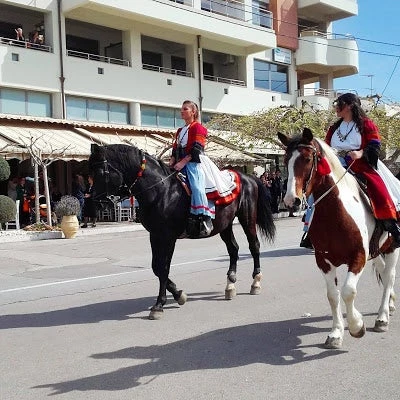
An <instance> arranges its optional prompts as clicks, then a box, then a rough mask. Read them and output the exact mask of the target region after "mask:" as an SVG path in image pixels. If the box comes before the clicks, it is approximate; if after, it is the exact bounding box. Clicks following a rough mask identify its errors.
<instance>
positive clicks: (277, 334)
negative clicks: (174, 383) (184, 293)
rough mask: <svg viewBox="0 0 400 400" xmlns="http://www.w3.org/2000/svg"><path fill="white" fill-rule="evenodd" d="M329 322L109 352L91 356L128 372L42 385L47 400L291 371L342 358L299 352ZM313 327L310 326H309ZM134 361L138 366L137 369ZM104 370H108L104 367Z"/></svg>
mask: <svg viewBox="0 0 400 400" xmlns="http://www.w3.org/2000/svg"><path fill="white" fill-rule="evenodd" d="M328 319H330V317H327V316H325V317H320V318H301V319H294V320H286V321H285V320H284V321H275V322H263V323H256V324H250V325H245V326H235V327H230V328H223V329H217V330H214V331H211V332H207V333H204V334H201V335H198V336H196V337H193V338H190V339H184V340H178V341H176V342H173V343H169V344H163V345H151V346H146V347H140V346H137V347H128V348H124V349H121V350H118V351H115V352H110V353H100V354H93V355H92V357H93V358H95V359H98V360H103V359H106V360H110V359H131V360H135V361H134V364H135V365H132V366H130V367H126V368H120V369H118V370H115V371H112V372H107V373H103V374H98V375H93V376H88V377H85V378H81V379H74V380H69V381H64V382H55V383H47V384H42V385H38V386H35V387H34V388H48V389H51V390H52V393H51V395H58V394H65V393H70V392H74V391H95V390H103V391H117V390H126V389H130V388H134V387H137V386H140V385H143V384H147V383H149V382H150V381H152V380H153V379H155V378H157V377H158V376H160V375H166V374H176V373H180V372H187V371H199V370H210V369H229V368H236V367H241V366H246V365H252V364H254V363H265V364H270V365H281V366H282V365H292V364H297V363H303V362H308V361H312V360H318V359H323V358H325V357H335V356H339V355H340V354H343V353H345V351H341V350H326V349H323V348H322V347H321V346H320V345H317V344H316V345H313V346H309V347H311V349H310V350H309V352H308V354H307V353H306V352H305V350H303V349H304V348H305V347H307V346H304V345H302V344H301V343H302V337H303V336H307V335H312V334H315V333H322V332H324V331H326V332H327V330H325V329H322V328H318V327H316V326H315V324H317V323H319V322H321V321H325V320H328ZM313 325H314V326H313ZM137 360H143V363H142V364H140V365H137V363H138V361H137ZM107 365H109V364H107Z"/></svg>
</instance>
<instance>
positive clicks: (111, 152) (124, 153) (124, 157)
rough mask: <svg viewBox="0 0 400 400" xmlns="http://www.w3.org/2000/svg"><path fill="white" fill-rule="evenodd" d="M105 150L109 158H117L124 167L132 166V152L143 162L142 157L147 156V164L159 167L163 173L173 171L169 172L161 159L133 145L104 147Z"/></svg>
mask: <svg viewBox="0 0 400 400" xmlns="http://www.w3.org/2000/svg"><path fill="white" fill-rule="evenodd" d="M104 148H105V150H106V151H107V156H108V157H111V158H117V159H118V160H119V162H120V163H121V164H122V165H123V166H124V167H129V165H130V161H131V159H130V156H131V154H132V153H131V152H132V150H133V151H134V152H135V153H136V155H137V157H138V159H139V160H140V161H139V162H141V155H144V156H145V159H146V163H149V164H152V165H154V166H156V167H159V168H160V169H161V170H162V172H163V173H165V174H168V173H170V172H171V171H170V170H169V167H168V165H167V164H166V163H165V162H164V161H162V160H161V159H159V158H156V157H154V156H152V155H151V154H149V153H147V152H146V151H144V150H141V149H139V148H138V147H136V146H134V145H132V144H124V143H121V144H112V145H106V146H104Z"/></svg>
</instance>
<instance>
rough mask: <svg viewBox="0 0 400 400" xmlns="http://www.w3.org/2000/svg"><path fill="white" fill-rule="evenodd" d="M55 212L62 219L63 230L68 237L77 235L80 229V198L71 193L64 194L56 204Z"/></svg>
mask: <svg viewBox="0 0 400 400" xmlns="http://www.w3.org/2000/svg"><path fill="white" fill-rule="evenodd" d="M55 213H56V215H57V217H58V218H60V219H61V225H60V227H61V230H62V231H63V233H64V236H65V237H66V238H67V239H72V238H74V237H75V236H76V234H77V233H78V230H79V221H78V215H80V213H81V206H80V204H79V200H78V199H77V198H76V197H74V196H70V195H65V196H62V197H61V199H60V201H59V202H57V203H56V205H55Z"/></svg>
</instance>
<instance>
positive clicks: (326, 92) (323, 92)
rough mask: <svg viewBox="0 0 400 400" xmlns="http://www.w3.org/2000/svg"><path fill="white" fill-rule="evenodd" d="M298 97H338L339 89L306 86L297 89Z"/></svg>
mask: <svg viewBox="0 0 400 400" xmlns="http://www.w3.org/2000/svg"><path fill="white" fill-rule="evenodd" d="M297 93H298V97H304V96H323V97H329V98H331V97H337V91H336V90H333V89H323V88H317V89H316V88H304V89H301V90H298V91H297Z"/></svg>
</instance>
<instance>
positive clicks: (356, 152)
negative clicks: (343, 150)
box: [347, 149, 364, 160]
mask: <svg viewBox="0 0 400 400" xmlns="http://www.w3.org/2000/svg"><path fill="white" fill-rule="evenodd" d="M363 154H364V150H363V149H361V150H352V151H349V152H348V153H347V155H348V156H349V157H350V158H351V159H352V160H357V159H359V158H361V157H362V156H363Z"/></svg>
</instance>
